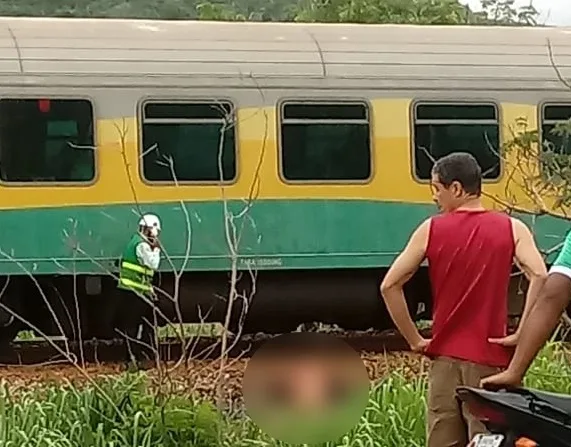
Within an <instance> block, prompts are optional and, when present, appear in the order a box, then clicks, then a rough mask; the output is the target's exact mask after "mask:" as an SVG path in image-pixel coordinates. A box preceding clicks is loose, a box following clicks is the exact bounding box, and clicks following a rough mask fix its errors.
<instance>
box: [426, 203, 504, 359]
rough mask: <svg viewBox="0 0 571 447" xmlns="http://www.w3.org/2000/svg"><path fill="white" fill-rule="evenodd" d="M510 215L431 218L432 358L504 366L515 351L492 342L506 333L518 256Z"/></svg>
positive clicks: (464, 214) (463, 213) (475, 213)
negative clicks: (510, 285) (492, 338)
mask: <svg viewBox="0 0 571 447" xmlns="http://www.w3.org/2000/svg"><path fill="white" fill-rule="evenodd" d="M514 250H515V247H514V237H513V229H512V223H511V219H510V218H509V216H507V215H506V214H503V213H498V212H493V211H456V212H452V213H446V214H442V215H439V216H435V217H433V218H432V219H431V224H430V231H429V240H428V247H427V259H428V272H429V276H430V283H431V288H432V297H433V325H432V342H431V343H430V345H429V346H428V349H427V350H426V354H427V355H428V356H429V357H436V356H446V357H453V358H457V359H461V360H467V361H470V362H474V363H477V364H481V365H488V366H499V367H506V366H507V365H508V364H509V361H510V359H511V355H512V350H510V349H506V348H504V347H501V346H499V345H494V344H491V343H489V342H488V338H490V337H503V336H505V335H506V331H507V317H508V286H509V282H510V274H511V269H512V264H513V257H514Z"/></svg>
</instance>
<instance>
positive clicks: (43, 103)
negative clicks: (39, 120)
mask: <svg viewBox="0 0 571 447" xmlns="http://www.w3.org/2000/svg"><path fill="white" fill-rule="evenodd" d="M38 108H39V109H40V112H42V113H48V112H49V111H50V108H51V103H50V100H49V99H38Z"/></svg>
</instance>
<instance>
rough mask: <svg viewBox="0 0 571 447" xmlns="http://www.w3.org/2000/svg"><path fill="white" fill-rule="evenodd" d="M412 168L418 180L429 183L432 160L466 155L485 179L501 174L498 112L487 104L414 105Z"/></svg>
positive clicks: (493, 106)
mask: <svg viewBox="0 0 571 447" xmlns="http://www.w3.org/2000/svg"><path fill="white" fill-rule="evenodd" d="M414 145H415V150H414V166H415V174H416V177H417V178H418V179H419V180H429V179H430V177H431V171H432V165H433V160H437V159H439V158H442V157H444V156H446V155H448V154H450V153H452V152H457V151H461V152H469V153H471V154H472V155H473V156H474V157H476V160H478V163H479V164H480V167H481V168H482V174H483V177H484V178H485V179H497V178H498V177H499V176H500V172H501V166H500V165H501V160H500V157H499V150H500V125H499V120H498V110H497V108H496V106H495V105H491V104H417V105H416V107H415V115H414Z"/></svg>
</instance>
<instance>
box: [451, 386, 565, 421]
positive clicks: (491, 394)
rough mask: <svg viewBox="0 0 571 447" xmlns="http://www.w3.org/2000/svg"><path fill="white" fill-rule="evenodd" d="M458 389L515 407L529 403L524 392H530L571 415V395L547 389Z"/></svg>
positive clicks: (460, 391) (461, 391)
mask: <svg viewBox="0 0 571 447" xmlns="http://www.w3.org/2000/svg"><path fill="white" fill-rule="evenodd" d="M458 391H459V393H460V394H463V393H465V392H469V393H475V394H477V395H480V396H481V397H483V398H485V399H488V400H489V401H492V402H498V403H504V404H509V405H513V406H516V407H521V406H525V407H527V406H528V405H529V404H528V401H527V398H526V394H530V395H534V396H535V397H536V398H538V399H539V400H541V401H544V402H546V403H548V404H549V405H551V406H553V407H555V408H557V409H559V410H560V411H562V412H564V413H567V414H568V415H569V416H570V417H571V396H569V395H566V394H555V393H550V392H547V391H540V390H536V389H529V388H522V389H520V390H511V391H506V392H502V391H500V392H497V391H489V390H485V389H481V388H473V387H459V388H458Z"/></svg>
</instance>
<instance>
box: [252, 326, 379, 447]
mask: <svg viewBox="0 0 571 447" xmlns="http://www.w3.org/2000/svg"><path fill="white" fill-rule="evenodd" d="M369 386H370V382H369V377H368V374H367V369H366V367H365V365H364V363H363V361H362V360H361V357H360V356H359V354H358V353H357V352H356V351H355V350H353V349H352V348H351V347H350V346H349V345H347V344H346V343H345V342H343V341H341V340H339V339H338V338H336V337H335V336H332V335H326V334H317V333H309V334H308V333H291V334H285V335H281V336H279V337H276V338H274V339H272V340H270V341H268V342H266V343H265V344H264V345H263V346H262V347H261V348H259V349H258V350H257V351H256V353H255V355H254V356H253V357H252V358H251V359H250V361H249V362H248V366H247V368H246V371H245V373H244V380H243V395H244V403H245V404H246V409H247V412H248V414H249V416H250V417H251V418H252V420H253V421H254V422H255V423H256V424H257V425H258V426H259V428H260V429H261V430H263V431H265V432H266V433H267V434H268V435H270V436H272V437H274V438H276V439H278V440H281V441H285V442H289V443H294V444H295V443H320V442H326V441H336V440H338V439H339V438H341V437H342V436H343V435H344V434H346V433H347V432H348V431H350V430H351V429H352V428H353V427H354V426H355V425H356V424H357V423H358V422H359V419H360V418H361V416H362V415H363V413H364V411H365V407H366V405H367V402H368V396H369Z"/></svg>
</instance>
